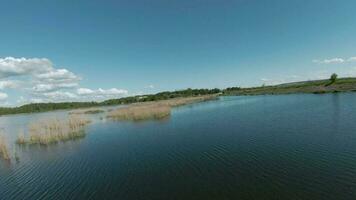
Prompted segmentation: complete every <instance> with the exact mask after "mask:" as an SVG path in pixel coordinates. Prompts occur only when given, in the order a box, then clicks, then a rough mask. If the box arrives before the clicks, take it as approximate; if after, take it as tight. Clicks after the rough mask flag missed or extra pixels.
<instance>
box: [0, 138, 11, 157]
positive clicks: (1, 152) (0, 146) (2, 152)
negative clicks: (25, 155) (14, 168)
mask: <svg viewBox="0 0 356 200" xmlns="http://www.w3.org/2000/svg"><path fill="white" fill-rule="evenodd" d="M0 157H1V158H3V159H4V160H10V154H9V150H8V148H7V143H6V139H5V137H4V136H3V135H0Z"/></svg>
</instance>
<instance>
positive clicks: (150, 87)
mask: <svg viewBox="0 0 356 200" xmlns="http://www.w3.org/2000/svg"><path fill="white" fill-rule="evenodd" d="M145 88H148V89H154V88H155V86H154V85H147V86H146V87H145Z"/></svg>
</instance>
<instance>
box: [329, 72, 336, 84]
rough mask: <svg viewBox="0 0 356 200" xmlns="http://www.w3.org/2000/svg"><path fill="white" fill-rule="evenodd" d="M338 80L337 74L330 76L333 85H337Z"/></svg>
mask: <svg viewBox="0 0 356 200" xmlns="http://www.w3.org/2000/svg"><path fill="white" fill-rule="evenodd" d="M336 79H337V74H335V73H333V74H331V76H330V81H331V83H335V81H336Z"/></svg>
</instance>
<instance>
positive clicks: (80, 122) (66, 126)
mask: <svg viewBox="0 0 356 200" xmlns="http://www.w3.org/2000/svg"><path fill="white" fill-rule="evenodd" d="M89 122H90V121H89V120H87V119H85V118H82V117H80V116H70V117H69V118H67V119H41V120H38V121H35V122H32V123H31V124H29V127H28V131H27V132H28V137H26V136H25V134H24V133H23V132H21V133H20V134H19V136H18V138H17V141H16V143H17V144H19V145H25V144H41V145H49V144H53V143H58V142H64V141H67V140H73V139H77V138H81V137H84V136H85V130H84V127H85V125H86V124H88V123H89Z"/></svg>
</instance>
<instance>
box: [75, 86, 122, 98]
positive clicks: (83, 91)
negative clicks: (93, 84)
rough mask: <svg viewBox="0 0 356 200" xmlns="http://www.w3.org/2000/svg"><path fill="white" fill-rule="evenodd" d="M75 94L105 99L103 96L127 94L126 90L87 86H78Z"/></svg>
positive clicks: (111, 96) (112, 96) (110, 96)
mask: <svg viewBox="0 0 356 200" xmlns="http://www.w3.org/2000/svg"><path fill="white" fill-rule="evenodd" d="M77 94H78V95H80V96H82V97H90V98H96V99H105V98H115V97H122V96H125V95H127V94H128V91H127V90H123V89H117V88H111V89H107V90H105V89H101V88H99V89H97V90H92V89H89V88H78V89H77Z"/></svg>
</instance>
